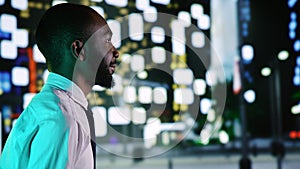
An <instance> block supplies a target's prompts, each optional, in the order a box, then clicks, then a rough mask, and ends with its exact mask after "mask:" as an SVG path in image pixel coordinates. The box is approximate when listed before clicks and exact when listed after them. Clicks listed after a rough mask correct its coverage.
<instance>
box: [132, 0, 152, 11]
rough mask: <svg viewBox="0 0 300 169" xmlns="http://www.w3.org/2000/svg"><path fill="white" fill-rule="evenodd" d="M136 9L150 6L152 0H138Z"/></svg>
mask: <svg viewBox="0 0 300 169" xmlns="http://www.w3.org/2000/svg"><path fill="white" fill-rule="evenodd" d="M135 6H136V9H138V10H142V11H143V10H145V9H146V8H147V7H149V6H150V0H136V1H135Z"/></svg>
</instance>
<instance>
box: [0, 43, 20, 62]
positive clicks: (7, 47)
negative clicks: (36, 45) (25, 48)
mask: <svg viewBox="0 0 300 169" xmlns="http://www.w3.org/2000/svg"><path fill="white" fill-rule="evenodd" d="M0 46H1V56H2V58H4V59H16V58H17V56H18V48H17V46H16V45H15V44H14V43H13V42H12V41H8V40H2V41H1V45H0Z"/></svg>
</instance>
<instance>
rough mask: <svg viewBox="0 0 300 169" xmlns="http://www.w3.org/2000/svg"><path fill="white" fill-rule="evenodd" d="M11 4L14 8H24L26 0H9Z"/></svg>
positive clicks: (25, 7)
mask: <svg viewBox="0 0 300 169" xmlns="http://www.w3.org/2000/svg"><path fill="white" fill-rule="evenodd" d="M11 6H12V7H13V8H15V9H19V10H25V9H27V8H28V1H27V0H11Z"/></svg>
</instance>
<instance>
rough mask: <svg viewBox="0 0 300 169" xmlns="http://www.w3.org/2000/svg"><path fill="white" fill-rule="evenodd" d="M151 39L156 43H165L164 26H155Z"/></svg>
mask: <svg viewBox="0 0 300 169" xmlns="http://www.w3.org/2000/svg"><path fill="white" fill-rule="evenodd" d="M151 40H152V41H153V42H154V43H163V42H164V41H165V30H164V29H163V28H162V27H158V26H154V27H153V28H152V29H151Z"/></svg>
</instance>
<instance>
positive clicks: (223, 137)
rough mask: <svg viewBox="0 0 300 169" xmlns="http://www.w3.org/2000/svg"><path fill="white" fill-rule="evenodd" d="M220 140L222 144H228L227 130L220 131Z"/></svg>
mask: <svg viewBox="0 0 300 169" xmlns="http://www.w3.org/2000/svg"><path fill="white" fill-rule="evenodd" d="M219 140H220V142H221V143H222V144H227V143H228V142H229V135H228V134H227V132H226V131H224V130H221V131H220V132H219Z"/></svg>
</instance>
